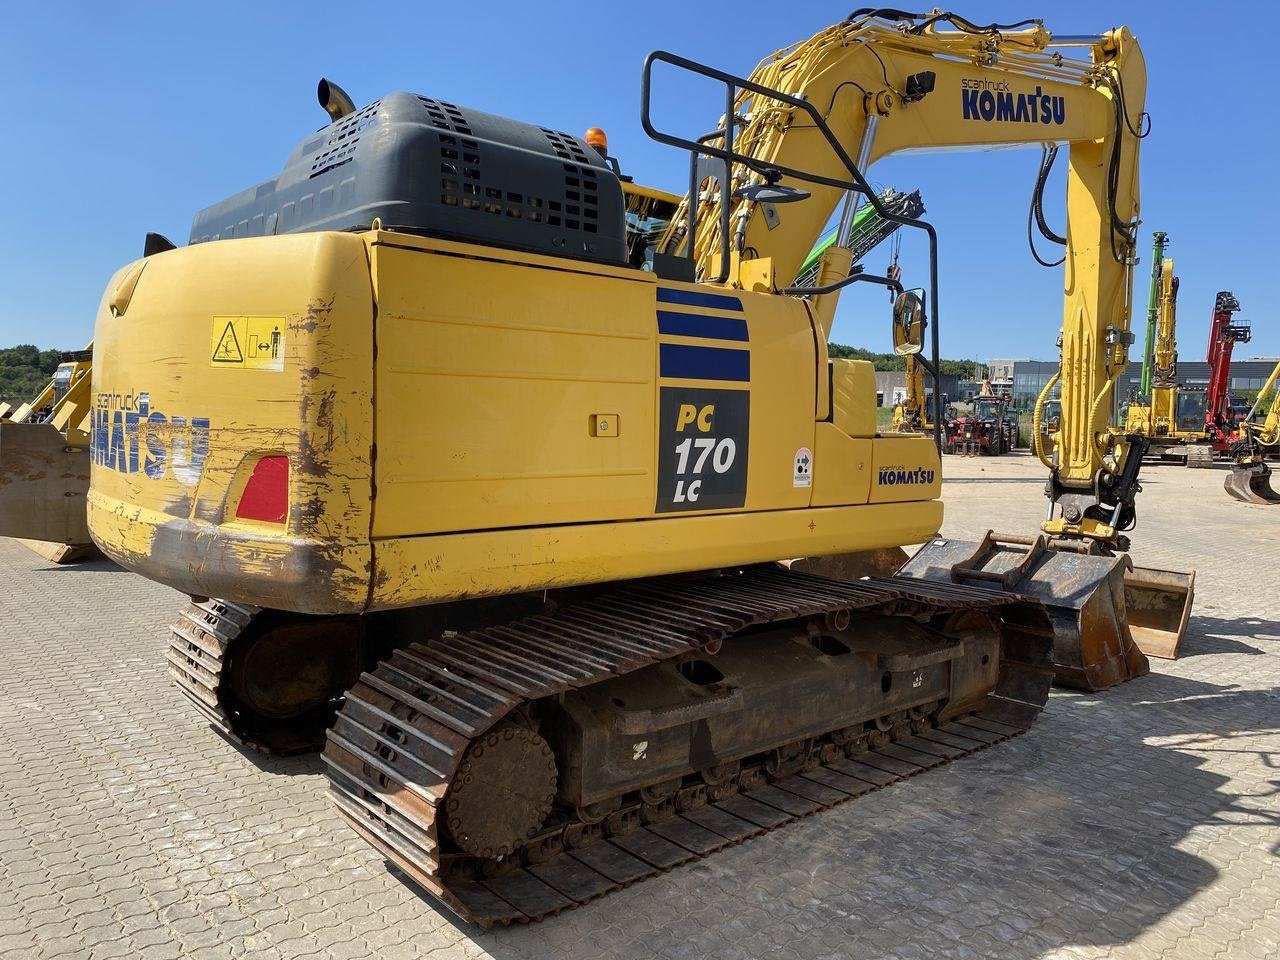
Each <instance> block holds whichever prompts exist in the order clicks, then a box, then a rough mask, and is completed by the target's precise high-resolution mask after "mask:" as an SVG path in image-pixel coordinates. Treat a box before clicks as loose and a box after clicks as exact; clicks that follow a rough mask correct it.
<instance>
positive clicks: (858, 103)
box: [646, 10, 1146, 543]
mask: <svg viewBox="0 0 1280 960" xmlns="http://www.w3.org/2000/svg"><path fill="white" fill-rule="evenodd" d="M944 22H947V23H950V24H952V25H954V27H955V28H954V29H941V28H940V25H941V24H942V23H944ZM1074 47H1083V48H1087V49H1088V50H1089V53H1090V58H1089V59H1088V60H1084V59H1077V58H1073V57H1068V56H1064V55H1063V53H1062V52H1061V51H1062V50H1063V49H1064V48H1074ZM659 56H660V57H661V56H663V55H659ZM670 59H671V60H673V61H674V59H676V58H670ZM651 64H652V59H651ZM682 65H683V64H682ZM713 73H714V72H713ZM717 75H718V76H720V77H724V76H725V75H722V74H717ZM730 79H735V78H730ZM735 86H736V92H735V94H734V98H733V102H732V112H733V119H732V123H731V125H730V126H731V130H732V133H731V137H725V136H724V135H723V134H724V130H725V127H724V122H725V121H724V119H723V118H722V121H721V123H722V127H721V128H720V130H719V131H718V135H712V136H709V137H704V138H703V139H702V147H703V150H704V153H705V154H706V155H707V156H711V157H719V159H720V160H721V161H724V160H725V159H728V160H729V167H730V173H729V175H728V178H727V179H728V183H727V185H726V186H725V187H724V188H721V187H720V185H719V183H718V182H717V183H715V184H713V187H712V188H711V189H703V188H702V184H703V183H705V182H706V180H705V179H704V180H699V183H698V189H697V190H696V191H695V193H696V196H697V203H698V206H699V208H700V209H699V210H698V211H697V212H698V216H696V217H695V218H694V220H695V222H696V224H697V227H696V233H695V237H694V248H693V259H694V261H695V263H696V271H697V274H698V275H699V276H700V277H702V278H704V279H710V280H714V279H716V278H717V277H721V278H723V282H725V283H726V284H728V285H730V286H741V287H751V288H757V289H759V288H762V287H769V288H772V289H775V290H779V289H784V287H783V282H785V281H789V280H790V278H792V277H795V276H796V274H797V272H798V270H799V267H800V265H801V263H802V262H803V260H804V257H805V255H806V253H807V252H808V251H809V250H810V249H811V248H812V246H813V244H814V241H815V239H816V238H817V237H818V236H820V235H821V234H822V232H823V229H824V227H826V225H827V224H828V222H829V221H830V220H831V219H832V217H833V215H834V214H835V212H836V210H837V208H838V207H840V205H841V204H842V203H843V204H844V211H843V214H842V217H841V220H842V222H844V221H849V220H850V219H851V218H852V216H853V213H854V211H856V209H857V207H858V205H859V203H860V202H862V201H863V200H864V199H865V202H868V203H871V204H872V205H873V206H874V205H876V203H877V200H876V197H875V195H874V193H873V192H872V191H871V190H870V188H869V187H868V186H867V184H866V181H865V179H864V178H863V174H864V173H865V171H866V169H867V168H868V167H869V166H870V165H871V164H873V163H874V162H875V161H876V160H878V159H880V158H882V157H886V156H889V155H891V154H895V153H902V152H908V151H914V150H925V149H928V150H947V149H957V150H958V149H965V148H975V147H1002V146H1018V145H1042V144H1051V143H1052V144H1060V143H1065V144H1069V147H1070V165H1069V171H1068V177H1067V209H1068V236H1067V249H1066V263H1065V300H1064V305H1063V326H1062V337H1061V342H1062V366H1061V374H1060V377H1061V395H1062V409H1063V418H1062V429H1061V430H1060V431H1059V432H1058V433H1057V435H1056V457H1055V458H1054V460H1053V462H1052V463H1051V464H1050V469H1051V471H1052V479H1051V483H1050V489H1051V492H1052V497H1053V499H1054V502H1055V504H1056V506H1057V507H1058V508H1059V510H1058V513H1059V516H1058V517H1056V518H1051V520H1050V522H1049V523H1048V524H1046V530H1048V531H1049V532H1052V533H1056V534H1059V535H1068V536H1077V537H1080V536H1083V537H1089V538H1096V539H1099V540H1101V541H1103V542H1107V543H1113V542H1115V540H1116V537H1117V532H1118V530H1119V529H1121V528H1123V527H1125V526H1129V525H1131V524H1132V516H1133V505H1132V497H1133V493H1134V492H1135V491H1136V483H1134V482H1130V483H1127V484H1126V483H1124V482H1123V478H1125V477H1126V475H1127V474H1126V471H1125V470H1124V465H1125V460H1126V457H1127V453H1128V449H1129V445H1128V443H1127V442H1126V440H1125V438H1124V436H1123V435H1122V434H1121V433H1120V432H1119V431H1117V430H1115V429H1113V428H1112V427H1111V425H1110V420H1111V414H1112V408H1113V406H1114V399H1115V389H1116V383H1117V380H1118V378H1119V376H1120V374H1121V373H1122V372H1123V371H1124V369H1125V367H1126V366H1127V363H1128V353H1129V345H1130V344H1131V343H1132V340H1133V337H1132V334H1131V332H1130V320H1131V312H1132V287H1133V267H1134V263H1135V262H1136V261H1135V256H1134V232H1135V227H1136V224H1137V216H1138V141H1139V139H1140V134H1141V132H1142V131H1141V130H1139V129H1138V127H1137V126H1135V124H1138V123H1140V122H1141V121H1140V119H1139V118H1140V117H1141V116H1142V106H1143V99H1144V96H1145V89H1146V69H1145V64H1144V61H1143V57H1142V53H1141V50H1140V49H1139V47H1138V43H1137V41H1136V40H1135V39H1134V37H1133V35H1132V34H1131V33H1130V32H1129V30H1128V29H1127V28H1124V27H1121V28H1117V29H1115V30H1112V31H1109V32H1108V33H1106V34H1102V35H1099V36H1090V37H1077V36H1071V37H1063V36H1057V37H1055V36H1053V35H1052V34H1050V33H1049V32H1048V31H1047V30H1046V29H1045V28H1044V27H1043V26H1042V25H1041V24H1040V23H1039V22H1033V25H1031V26H1028V27H1025V28H1020V29H1003V28H999V27H998V26H995V25H993V27H992V28H977V27H974V26H973V25H972V24H969V23H968V22H967V21H964V20H963V19H961V18H959V17H954V16H952V15H940V16H930V17H928V18H925V19H923V20H922V21H921V22H916V19H915V18H911V17H908V16H907V15H905V14H901V13H899V12H898V11H874V10H867V11H859V12H858V13H857V14H855V15H853V16H851V17H850V18H849V19H847V20H845V21H843V22H841V23H839V24H836V25H835V26H833V27H831V28H829V29H827V30H825V31H822V32H821V33H818V34H817V35H815V36H814V37H812V38H811V39H809V40H807V41H804V42H802V43H798V44H795V45H793V46H791V47H788V48H785V49H783V50H780V51H778V52H777V53H775V54H774V55H773V56H771V57H769V58H767V59H766V60H765V61H763V62H762V63H761V64H760V65H759V66H758V67H757V68H756V70H755V71H754V72H753V74H752V75H751V77H750V80H749V82H745V83H740V84H736V85H735ZM801 101H802V103H801ZM646 103H647V101H646ZM805 105H807V106H805ZM646 124H647V114H646ZM650 132H651V133H653V131H652V130H650ZM841 145H847V146H848V150H845V149H843V148H842V147H841ZM726 147H727V148H728V149H726ZM729 154H732V156H729ZM855 157H856V159H855ZM720 169H721V176H722V177H723V165H722V166H721V168H720ZM796 174H801V175H800V176H797V175H796ZM800 187H803V189H804V191H806V192H807V193H808V194H809V196H808V198H807V199H806V200H805V201H804V202H802V203H785V204H784V203H783V202H781V200H782V199H790V198H789V197H780V196H779V193H778V191H779V189H781V190H783V191H786V190H787V189H788V188H791V190H792V191H794V190H795V189H796V188H800ZM851 188H852V189H851ZM725 196H728V197H730V198H731V202H730V209H728V210H727V211H726V210H725V209H724V208H723V207H721V206H720V203H719V201H720V198H722V197H725ZM686 203H687V200H686ZM712 207H715V208H716V209H715V210H714V211H713V210H712ZM716 212H718V213H719V214H720V215H719V216H716V215H708V214H713V213H716ZM687 221H688V217H687V208H686V209H685V210H684V216H683V217H682V215H681V213H680V212H678V213H677V216H676V219H675V221H674V223H676V224H680V223H687ZM916 225H917V226H919V224H918V223H917V224H916ZM930 236H931V237H932V233H931V234H930ZM726 251H727V256H728V258H729V264H728V265H727V266H726V265H725V263H724V259H725V256H726ZM667 252H668V253H672V254H675V253H680V252H683V253H684V254H686V255H688V253H689V251H688V247H687V237H686V236H684V235H683V234H682V232H681V228H680V227H678V226H677V227H675V228H673V230H672V232H671V234H670V235H669V237H668V238H667ZM1000 269H1001V265H1000V264H996V263H993V264H992V265H991V270H992V273H993V274H996V275H998V272H999V271H1000ZM935 271H936V267H935ZM931 286H932V290H931V293H932V300H933V302H932V309H933V313H934V320H935V330H936V323H937V320H938V314H939V303H938V292H937V284H936V276H935V282H934V283H932V285H931ZM824 313H825V314H826V316H830V315H831V311H830V310H828V311H824ZM827 332H828V333H829V332H830V331H829V329H828V330H827ZM1056 379H1057V378H1055V381H1056ZM1046 462H1048V461H1046Z"/></svg>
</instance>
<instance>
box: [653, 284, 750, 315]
mask: <svg viewBox="0 0 1280 960" xmlns="http://www.w3.org/2000/svg"><path fill="white" fill-rule="evenodd" d="M658 302H659V303H678V304H681V305H682V306H686V307H710V308H711V309H712V310H741V309H742V301H741V300H739V299H738V298H737V297H726V296H722V295H721V294H718V293H700V292H699V291H697V290H672V289H671V288H670V287H659V288H658Z"/></svg>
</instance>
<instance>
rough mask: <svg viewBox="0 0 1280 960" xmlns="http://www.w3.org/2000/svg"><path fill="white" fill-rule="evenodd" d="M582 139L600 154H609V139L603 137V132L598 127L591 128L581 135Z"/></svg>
mask: <svg viewBox="0 0 1280 960" xmlns="http://www.w3.org/2000/svg"><path fill="white" fill-rule="evenodd" d="M582 139H583V140H585V141H587V144H588V145H589V146H592V147H595V149H596V150H597V151H598V152H600V153H602V154H603V153H608V152H609V138H608V137H606V136H605V135H604V131H603V130H601V129H600V128H599V127H592V128H591V129H590V130H588V131H587V132H586V133H584V134H583V135H582Z"/></svg>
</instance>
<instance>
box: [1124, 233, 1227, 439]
mask: <svg viewBox="0 0 1280 960" xmlns="http://www.w3.org/2000/svg"><path fill="white" fill-rule="evenodd" d="M1168 242H1169V235H1168V234H1166V233H1163V232H1161V231H1157V232H1156V233H1155V234H1154V237H1153V242H1152V255H1151V259H1152V268H1151V291H1150V294H1149V296H1148V308H1147V344H1146V348H1145V350H1144V353H1143V358H1142V378H1141V382H1140V383H1139V386H1138V388H1137V398H1136V399H1135V400H1134V401H1133V402H1131V403H1130V404H1129V405H1128V407H1127V409H1126V410H1125V411H1124V418H1125V430H1126V431H1128V432H1129V433H1140V434H1142V435H1143V436H1145V437H1147V438H1148V439H1149V441H1150V443H1149V450H1150V451H1152V452H1153V453H1155V454H1156V455H1158V456H1159V457H1160V458H1162V459H1176V460H1180V461H1182V462H1184V463H1200V462H1203V461H1205V460H1206V459H1212V450H1211V448H1210V444H1209V435H1208V433H1207V432H1206V429H1205V419H1204V408H1205V393H1204V391H1203V390H1201V391H1187V390H1183V389H1180V388H1179V386H1178V340H1177V324H1178V318H1177V308H1178V277H1177V276H1176V275H1175V274H1174V265H1173V260H1171V259H1169V258H1168V257H1166V256H1165V255H1164V251H1165V247H1166V245H1167V244H1168Z"/></svg>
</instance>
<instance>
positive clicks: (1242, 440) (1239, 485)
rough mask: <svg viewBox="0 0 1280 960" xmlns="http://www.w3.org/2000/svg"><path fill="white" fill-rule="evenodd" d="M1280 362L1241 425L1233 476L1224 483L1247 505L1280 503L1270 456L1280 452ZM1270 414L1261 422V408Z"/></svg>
mask: <svg viewBox="0 0 1280 960" xmlns="http://www.w3.org/2000/svg"><path fill="white" fill-rule="evenodd" d="M1278 380H1280V363H1278V364H1276V366H1275V369H1274V370H1272V371H1271V376H1269V377H1267V382H1266V383H1264V384H1263V385H1262V389H1261V390H1259V391H1258V398H1257V399H1256V400H1255V401H1254V403H1253V407H1252V408H1250V410H1249V413H1248V415H1247V416H1245V418H1244V420H1242V421H1241V422H1240V425H1239V428H1238V434H1237V438H1236V440H1235V441H1234V442H1233V443H1232V445H1231V456H1232V461H1233V462H1232V464H1231V475H1230V476H1229V477H1227V478H1226V479H1225V480H1223V486H1224V488H1225V489H1226V491H1227V493H1229V494H1230V495H1231V496H1233V497H1235V498H1236V499H1237V500H1242V501H1244V502H1245V503H1258V504H1273V503H1280V493H1276V491H1275V490H1274V489H1273V488H1272V486H1271V467H1270V466H1268V465H1267V457H1268V456H1274V455H1275V454H1276V453H1277V452H1280V390H1277V388H1276V383H1277V381H1278ZM1264 403H1265V404H1266V413H1265V414H1264V415H1263V417H1262V419H1261V420H1258V419H1257V417H1258V413H1259V408H1260V407H1261V406H1262V405H1263V404H1264Z"/></svg>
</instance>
